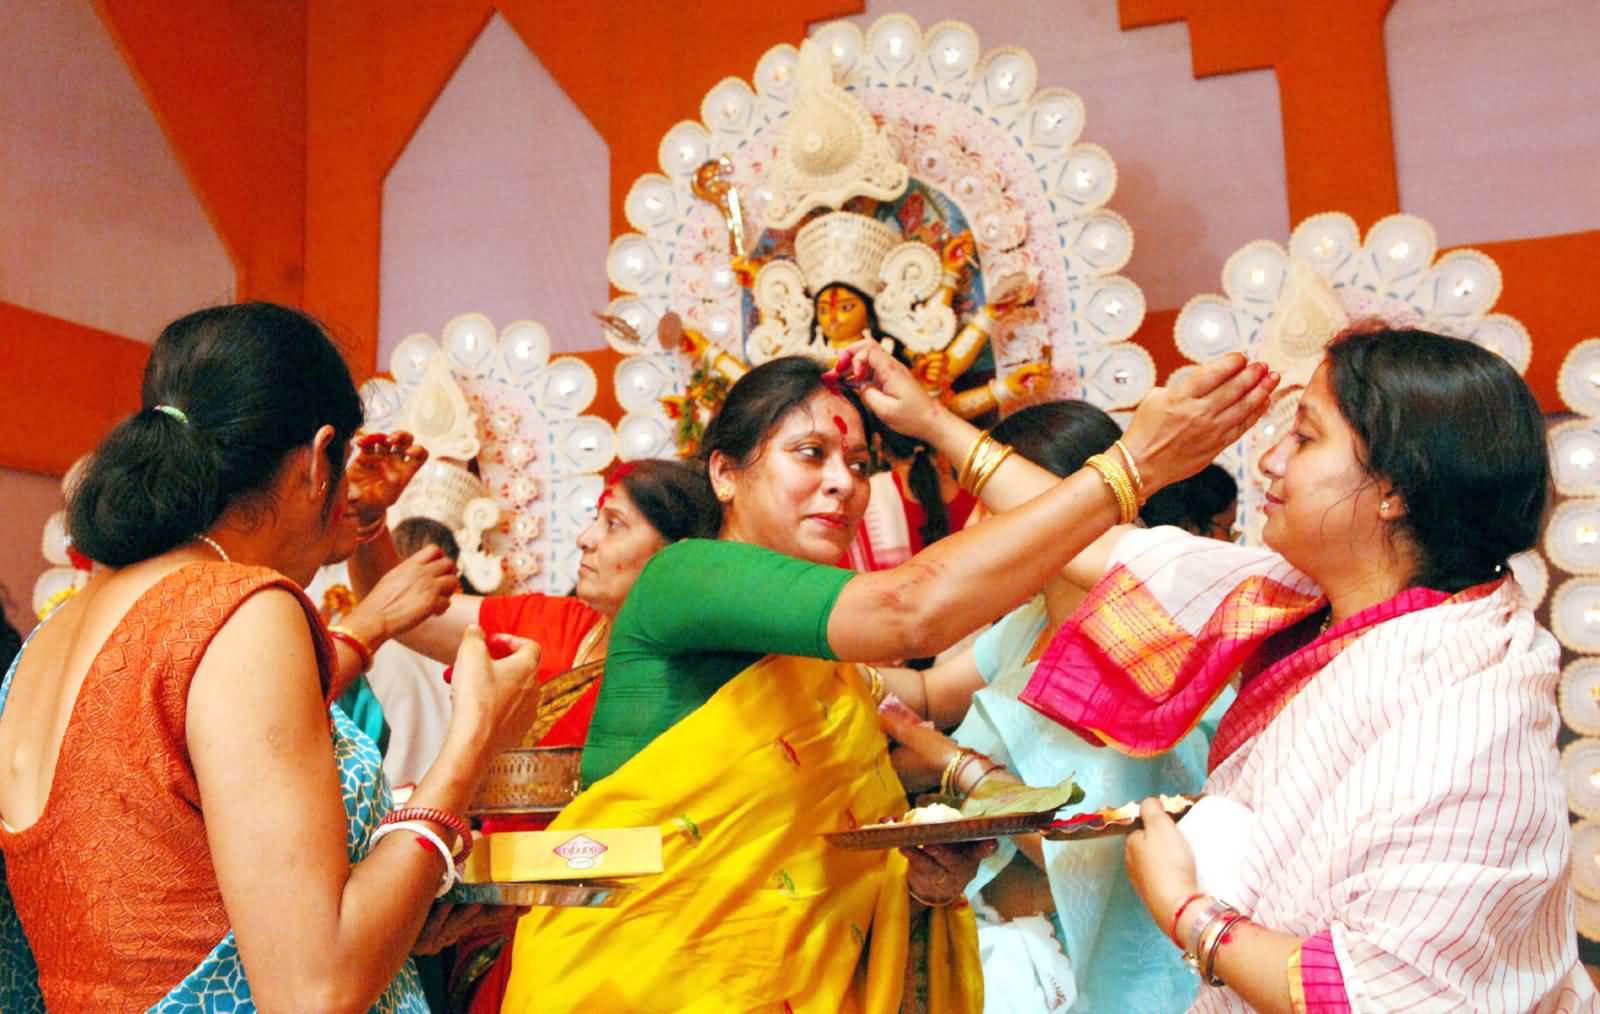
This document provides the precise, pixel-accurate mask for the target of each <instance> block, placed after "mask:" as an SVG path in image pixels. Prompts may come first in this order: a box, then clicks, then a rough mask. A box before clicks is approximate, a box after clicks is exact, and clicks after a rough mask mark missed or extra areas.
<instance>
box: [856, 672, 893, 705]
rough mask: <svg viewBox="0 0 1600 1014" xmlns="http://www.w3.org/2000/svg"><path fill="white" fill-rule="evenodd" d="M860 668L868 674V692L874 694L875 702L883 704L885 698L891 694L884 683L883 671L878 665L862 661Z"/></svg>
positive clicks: (873, 700) (873, 699)
mask: <svg viewBox="0 0 1600 1014" xmlns="http://www.w3.org/2000/svg"><path fill="white" fill-rule="evenodd" d="M860 668H861V670H862V671H863V672H865V673H866V674H867V685H868V692H869V693H871V694H872V702H873V703H874V704H882V703H883V699H884V698H885V697H887V696H889V695H888V693H886V688H885V687H884V685H883V673H881V672H879V671H878V667H877V666H875V665H866V664H865V663H862V664H861V666H860Z"/></svg>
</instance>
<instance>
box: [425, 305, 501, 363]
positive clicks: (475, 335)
mask: <svg viewBox="0 0 1600 1014" xmlns="http://www.w3.org/2000/svg"><path fill="white" fill-rule="evenodd" d="M439 344H440V345H442V346H444V350H445V351H446V352H448V353H449V354H450V358H451V359H452V360H454V361H455V363H457V364H459V365H460V366H463V367H465V368H466V369H469V370H479V369H482V368H483V367H484V366H485V365H487V364H488V363H489V362H490V361H491V360H492V359H493V357H494V351H495V344H496V335H495V330H494V322H493V321H491V320H490V319H489V318H488V317H485V316H484V315H483V314H481V313H464V314H462V315H461V316H459V317H455V318H452V319H451V320H450V322H449V323H448V324H446V325H445V326H444V330H443V331H442V332H440V335H439Z"/></svg>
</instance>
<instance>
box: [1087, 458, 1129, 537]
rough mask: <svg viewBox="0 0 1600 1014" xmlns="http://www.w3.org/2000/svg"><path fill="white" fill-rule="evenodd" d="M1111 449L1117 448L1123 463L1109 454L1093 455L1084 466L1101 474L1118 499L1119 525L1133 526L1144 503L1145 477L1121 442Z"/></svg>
mask: <svg viewBox="0 0 1600 1014" xmlns="http://www.w3.org/2000/svg"><path fill="white" fill-rule="evenodd" d="M1111 447H1113V448H1116V450H1117V452H1118V454H1119V455H1120V456H1121V458H1122V461H1121V462H1118V461H1117V460H1116V459H1115V458H1113V457H1112V456H1111V455H1110V454H1109V453H1107V454H1096V455H1093V456H1092V457H1090V458H1089V460H1088V461H1086V462H1084V464H1086V465H1088V466H1089V467H1090V468H1092V469H1094V470H1095V471H1096V472H1099V473H1100V478H1101V479H1103V480H1105V484H1106V486H1107V487H1108V488H1110V490H1111V495H1112V496H1114V497H1116V500H1117V520H1118V523H1120V524H1124V525H1131V524H1133V522H1134V521H1135V520H1136V519H1137V518H1138V517H1139V505H1140V504H1142V503H1143V502H1144V477H1143V476H1141V475H1140V474H1139V466H1138V465H1137V464H1136V463H1135V462H1134V460H1133V455H1132V454H1131V453H1129V451H1128V448H1127V447H1125V446H1123V443H1122V441H1121V440H1118V441H1116V442H1115V443H1113V444H1112V445H1111ZM1107 450H1108V451H1109V450H1110V448H1108V449H1107Z"/></svg>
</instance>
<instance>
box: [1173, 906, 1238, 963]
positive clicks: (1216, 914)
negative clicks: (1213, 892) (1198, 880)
mask: <svg viewBox="0 0 1600 1014" xmlns="http://www.w3.org/2000/svg"><path fill="white" fill-rule="evenodd" d="M1201 900H1204V901H1205V902H1206V905H1205V907H1204V908H1202V909H1201V910H1200V914H1199V915H1198V916H1196V917H1195V921H1194V929H1193V930H1191V931H1190V932H1189V942H1188V945H1187V946H1185V945H1184V942H1183V941H1182V940H1180V939H1178V924H1179V922H1181V921H1182V920H1183V913H1184V912H1185V911H1186V910H1187V909H1188V908H1189V906H1190V905H1192V904H1193V903H1195V902H1197V901H1201ZM1248 921H1249V917H1248V916H1246V915H1245V914H1244V913H1243V912H1240V911H1239V910H1238V909H1236V908H1234V907H1233V906H1232V905H1230V904H1228V903H1227V902H1225V901H1218V900H1217V899H1216V898H1213V897H1211V896H1210V895H1208V894H1191V895H1190V896H1189V897H1188V898H1185V899H1184V902H1183V904H1182V905H1179V906H1178V911H1177V912H1175V913H1174V914H1173V916H1172V942H1173V943H1174V944H1177V945H1178V946H1179V947H1182V948H1183V960H1184V963H1185V964H1187V965H1188V966H1189V967H1190V968H1192V969H1194V971H1195V972H1197V973H1199V975H1200V978H1201V979H1203V980H1204V981H1205V983H1206V984H1207V985H1209V986H1221V985H1225V984H1224V983H1223V981H1222V980H1221V979H1220V978H1218V977H1217V973H1216V967H1217V952H1218V951H1219V950H1221V949H1222V945H1223V944H1225V943H1227V942H1228V937H1229V934H1230V933H1232V931H1233V927H1234V925H1235V924H1237V923H1241V922H1248Z"/></svg>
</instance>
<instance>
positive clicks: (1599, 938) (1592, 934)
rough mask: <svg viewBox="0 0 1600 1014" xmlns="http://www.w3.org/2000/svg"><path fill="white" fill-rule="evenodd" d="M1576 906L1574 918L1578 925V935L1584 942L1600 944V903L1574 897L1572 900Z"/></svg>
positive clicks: (1590, 899) (1581, 896) (1581, 897)
mask: <svg viewBox="0 0 1600 1014" xmlns="http://www.w3.org/2000/svg"><path fill="white" fill-rule="evenodd" d="M1573 900H1575V901H1576V902H1577V903H1578V904H1577V908H1576V911H1575V918H1576V920H1577V923H1578V933H1579V934H1580V935H1581V936H1582V937H1583V938H1584V939H1585V940H1593V941H1596V942H1600V901H1595V900H1594V899H1593V898H1585V897H1584V896H1583V895H1581V894H1580V895H1576V896H1575V897H1574V899H1573Z"/></svg>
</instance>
